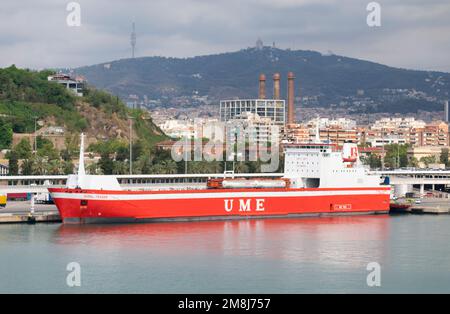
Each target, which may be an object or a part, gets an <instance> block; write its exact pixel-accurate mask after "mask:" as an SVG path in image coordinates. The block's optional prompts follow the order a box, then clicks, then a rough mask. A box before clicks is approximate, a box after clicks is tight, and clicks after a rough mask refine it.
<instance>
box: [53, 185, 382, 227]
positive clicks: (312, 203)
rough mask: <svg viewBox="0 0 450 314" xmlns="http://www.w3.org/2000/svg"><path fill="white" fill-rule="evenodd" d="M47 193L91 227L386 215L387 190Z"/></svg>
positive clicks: (67, 217)
mask: <svg viewBox="0 0 450 314" xmlns="http://www.w3.org/2000/svg"><path fill="white" fill-rule="evenodd" d="M49 192H50V193H51V194H52V197H53V199H54V201H55V204H56V206H57V208H58V210H59V212H60V215H61V218H62V219H63V221H64V222H65V223H96V222H129V221H133V222H134V221H141V220H193V219H195V220H202V219H233V218H263V217H292V216H297V215H307V216H312V215H332V214H374V213H387V212H388V211H389V192H390V188H389V187H376V188H326V189H325V188H318V189H281V190H280V189H233V190H230V189H221V190H188V191H185V190H183V191H104V190H80V189H67V188H50V189H49Z"/></svg>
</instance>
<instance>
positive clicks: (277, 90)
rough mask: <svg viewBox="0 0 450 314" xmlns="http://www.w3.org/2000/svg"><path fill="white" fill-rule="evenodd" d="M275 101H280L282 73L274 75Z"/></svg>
mask: <svg viewBox="0 0 450 314" xmlns="http://www.w3.org/2000/svg"><path fill="white" fill-rule="evenodd" d="M273 99H280V73H275V74H274V75H273Z"/></svg>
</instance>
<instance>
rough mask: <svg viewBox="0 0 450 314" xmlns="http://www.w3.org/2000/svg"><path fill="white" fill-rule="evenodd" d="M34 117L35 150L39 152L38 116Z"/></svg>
mask: <svg viewBox="0 0 450 314" xmlns="http://www.w3.org/2000/svg"><path fill="white" fill-rule="evenodd" d="M33 118H34V152H35V153H36V152H37V134H36V132H37V118H38V117H36V116H33Z"/></svg>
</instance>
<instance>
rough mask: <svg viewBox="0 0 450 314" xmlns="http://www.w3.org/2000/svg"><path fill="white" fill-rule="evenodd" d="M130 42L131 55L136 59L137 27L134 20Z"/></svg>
mask: <svg viewBox="0 0 450 314" xmlns="http://www.w3.org/2000/svg"><path fill="white" fill-rule="evenodd" d="M130 43H131V57H132V58H133V59H134V52H135V50H136V28H135V25H134V22H133V26H132V31H131V38H130Z"/></svg>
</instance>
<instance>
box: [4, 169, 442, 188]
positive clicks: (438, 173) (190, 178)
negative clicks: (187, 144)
mask: <svg viewBox="0 0 450 314" xmlns="http://www.w3.org/2000/svg"><path fill="white" fill-rule="evenodd" d="M370 173H371V174H374V175H379V176H380V177H389V181H390V184H391V185H392V186H394V187H396V186H412V185H419V186H420V191H421V193H423V192H424V189H425V185H431V186H432V188H433V189H434V186H435V185H446V186H447V185H448V186H450V170H421V169H414V170H382V171H370ZM231 176H233V177H236V178H242V177H247V178H251V177H266V178H279V177H282V176H283V174H282V173H236V174H223V173H220V174H218V173H209V174H168V175H158V174H151V175H142V174H135V175H115V176H114V177H116V178H117V179H118V181H119V183H120V185H121V186H122V187H123V188H125V189H131V190H149V189H156V190H162V189H173V188H177V189H183V188H186V189H187V188H202V187H205V185H206V182H207V180H208V179H209V178H224V177H231ZM67 178H68V176H65V175H57V176H51V175H45V176H0V193H42V192H46V191H47V188H48V187H63V186H65V184H66V181H67Z"/></svg>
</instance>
